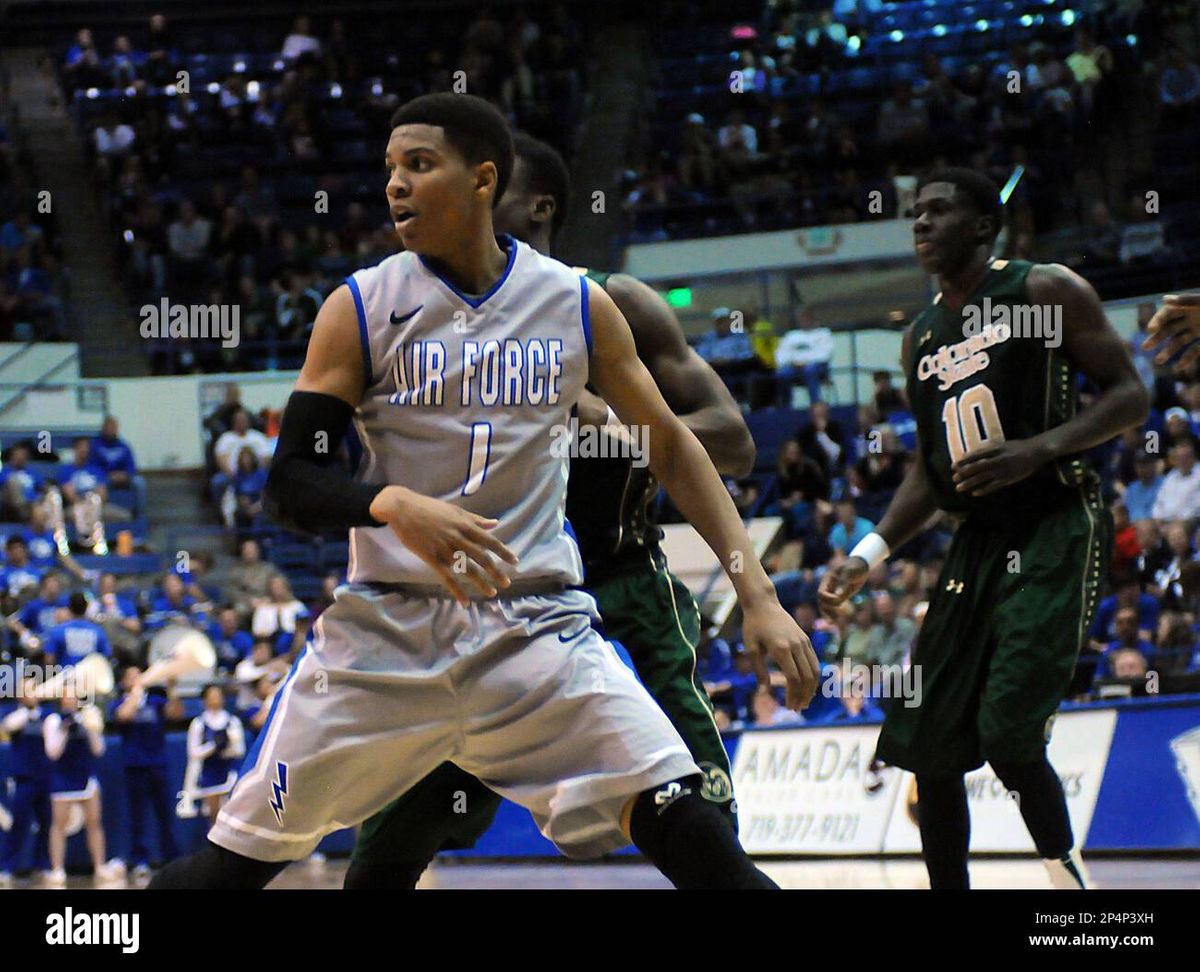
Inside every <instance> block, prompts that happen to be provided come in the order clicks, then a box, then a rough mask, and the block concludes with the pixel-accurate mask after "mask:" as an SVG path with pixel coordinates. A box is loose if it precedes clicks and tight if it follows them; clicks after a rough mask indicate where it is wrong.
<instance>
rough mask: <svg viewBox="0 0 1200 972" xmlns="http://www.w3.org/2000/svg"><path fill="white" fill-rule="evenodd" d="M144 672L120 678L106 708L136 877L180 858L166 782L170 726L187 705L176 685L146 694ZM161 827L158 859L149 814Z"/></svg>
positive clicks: (131, 671)
mask: <svg viewBox="0 0 1200 972" xmlns="http://www.w3.org/2000/svg"><path fill="white" fill-rule="evenodd" d="M141 674H142V672H141V669H140V668H138V667H136V666H133V665H131V666H130V667H129V668H126V669H125V671H124V672H123V673H122V675H121V695H120V696H119V697H118V698H116V699H114V700H113V701H112V702H111V703H110V704H109V707H108V713H109V716H108V717H109V722H110V724H111V725H112V726H113V727H114V728H115V729H116V730H117V732H119V733H120V734H121V753H122V756H123V757H124V763H125V789H126V793H127V795H128V798H129V825H130V829H131V831H132V836H131V847H130V850H131V854H132V859H133V876H134V877H135V878H143V877H148V876H149V875H150V865H151V864H161V863H165V862H166V861H169V860H172V859H173V858H175V857H178V856H179V849H178V847H177V846H176V844H175V838H174V835H173V834H172V833H171V828H172V825H173V823H174V821H175V812H174V811H175V808H174V804H173V800H172V797H173V796H174V792H173V791H174V787H172V786H170V785H169V783H168V781H167V753H166V738H167V723H168V722H176V721H180V720H182V719H183V716H184V712H183V703H182V702H181V701H180V700H179V697H178V696H177V695H176V694H175V690H174V686H168V687H167V688H166V689H165V690H164V689H161V688H150V689H144V688H142V686H140V685H139V684H138V683H137V680H138V677H139V676H140V675H141ZM147 811H149V812H150V813H152V814H154V819H155V823H157V824H158V839H159V851H160V853H159V855H158V856H157V857H156V856H155V855H154V854H153V853H152V851H151V850H150V848H149V846H148V841H147V839H146V813H147Z"/></svg>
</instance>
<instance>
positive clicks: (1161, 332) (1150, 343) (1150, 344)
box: [1142, 307, 1188, 351]
mask: <svg viewBox="0 0 1200 972" xmlns="http://www.w3.org/2000/svg"><path fill="white" fill-rule="evenodd" d="M1187 326H1188V319H1187V314H1186V312H1185V311H1183V310H1179V309H1176V308H1171V307H1164V308H1163V309H1162V310H1160V311H1158V312H1157V313H1156V314H1155V315H1154V316H1153V317H1152V318H1150V323H1149V324H1147V325H1146V335H1147V337H1146V340H1145V341H1143V342H1142V349H1143V350H1145V351H1149V350H1151V349H1152V348H1156V347H1158V346H1159V345H1160V344H1162V342H1163V341H1165V340H1166V339H1167V338H1168V337H1170V336H1171V335H1172V334H1178V333H1179V332H1180V331H1181V330H1183V329H1185V328H1186V327H1187Z"/></svg>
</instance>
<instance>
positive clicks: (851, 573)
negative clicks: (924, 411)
mask: <svg viewBox="0 0 1200 972" xmlns="http://www.w3.org/2000/svg"><path fill="white" fill-rule="evenodd" d="M912 343H913V327H912V326H910V327H909V328H908V330H907V331H905V332H904V339H903V341H902V342H901V346H900V359H901V362H900V363H901V365H902V366H903V368H904V373H905V374H911V373H912V368H911V365H912V351H913V348H912ZM923 455H924V453H923V452H922V451H921V429H920V427H919V426H918V428H917V449H916V455H915V456H914V457H913V461H912V463H911V464H910V465H909V467H908V472H906V473H905V474H904V478H903V479H902V480H901V481H900V485H899V487H897V489H896V495H895V496H893V497H892V501H891V503H889V504H888V508H887V512H886V513H884V514H883V517H882V518H881V519H880V521H879V525H878V526H877V527H876V528H875V533H876V534H877V535H878V536H879V537H881V538H882V539H883V542H884V543H885V544H887V548H888V551H893V550H897V549H898V548H900V547H902V546H903V545H904V544H905V543H906V542H907V541H909V540H911V539H912V538H913V537H914V536H916V534H917V533H918V532H919V531H920V530H921V529H922V528H923V527H924V526H925V525H926V524H927V523H928V522H929V518H930V517H931V516H933V515H934V514H935V513H936V512H937V511H938V500H937V494H936V493H934V491H933V487H932V486H930V484H929V474H928V472H927V471H926V469H925V462H924V460H923V459H922V456H923ZM884 553H885V552H884V551H880V552H879V554H878V556H880V557H882V556H883V555H884ZM870 572H871V565H870V564H869V563H867V561H866V560H865V559H864V558H863V557H860V556H852V557H847V558H846V559H845V560H843V561H842V562H841V563H840V564H838V565H836V566H835V567H831V568H830V569H829V570H827V571H826V572H825V576H824V577H822V578H821V584H820V587H819V588H818V589H817V600H818V602H819V603H820V605H821V610H822V611H823V612H824V613H825V614H826V615H828V616H829V617H832V618H837V617H838V615H839V612H840V611H841V610H842V609H843V608H842V606H843V605H844V604H845V603H846V601H847V600H848V599H849V598H851V597H853V596H854V595H855V594H857V593H858V592H859V591H860V590H861V589H862V586H863V584H865V583H866V581H867V576H868V575H869V574H870Z"/></svg>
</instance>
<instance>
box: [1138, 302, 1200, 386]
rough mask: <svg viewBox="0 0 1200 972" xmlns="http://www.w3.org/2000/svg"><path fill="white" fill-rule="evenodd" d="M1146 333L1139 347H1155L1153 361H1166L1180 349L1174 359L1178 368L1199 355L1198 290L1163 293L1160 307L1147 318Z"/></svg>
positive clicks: (1146, 348) (1199, 356)
mask: <svg viewBox="0 0 1200 972" xmlns="http://www.w3.org/2000/svg"><path fill="white" fill-rule="evenodd" d="M1146 333H1147V335H1148V336H1147V338H1146V342H1145V344H1143V345H1142V349H1143V350H1145V351H1154V350H1158V354H1156V355H1155V356H1154V362H1155V364H1160V365H1161V364H1166V363H1167V361H1168V360H1169V359H1170V358H1171V357H1173V356H1174V355H1175V354H1177V353H1179V352H1180V351H1183V353H1182V354H1181V355H1180V356H1179V360H1178V361H1177V362H1176V367H1177V368H1179V369H1182V368H1186V367H1187V366H1188V365H1190V364H1191V363H1192V362H1193V361H1196V360H1197V359H1200V293H1195V294H1167V295H1166V296H1165V297H1163V305H1162V307H1160V308H1159V309H1158V310H1157V311H1155V313H1154V316H1153V317H1152V318H1150V323H1149V324H1148V325H1147V326H1146ZM1189 345H1190V347H1189ZM1184 349H1186V350H1184Z"/></svg>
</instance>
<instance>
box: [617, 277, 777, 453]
mask: <svg viewBox="0 0 1200 972" xmlns="http://www.w3.org/2000/svg"><path fill="white" fill-rule="evenodd" d="M605 289H606V290H607V292H608V296H610V297H611V298H612V299H613V303H615V304H616V305H617V309H618V310H619V311H620V312H621V313H622V314H623V315H624V317H625V320H626V321H627V322H628V323H629V329H630V330H631V331H632V332H633V340H634V343H635V344H636V345H637V353H638V357H639V358H641V359H642V361H643V362H645V364H646V367H647V368H648V369H650V374H651V376H652V377H653V378H654V381H655V384H657V385H658V387H659V390H660V391H661V392H662V394H663V398H664V399H666V402H667V404H668V405H670V406H671V411H673V412H674V413H675V414H676V415H678V416H679V418H680V419H681V420H682V422H683V424H684V425H686V426H687V427H688V428H689V429H691V430H692V432H694V433H695V435H696V438H697V439H699V440H700V444H701V445H702V446H704V449H705V451H706V452H707V453H708V457H709V458H710V459H711V460H712V461H713V465H714V466H716V467H717V472H719V473H722V474H724V475H728V476H745V475H747V474H748V473H749V472H750V471H751V470H752V469H753V468H754V439H753V438H752V437H751V436H750V430H749V429H748V428H746V422H745V420H744V419H743V418H742V411H741V409H740V408H738V406H737V403H736V402H735V401H734V400H733V395H731V394H730V393H729V389H728V388H726V387H725V382H723V381H721V379H720V377H719V376H718V375H717V373H716V372H715V371H713V369H712V368H711V367H709V365H708V364H707V363H706V362H705V360H704V359H703V358H701V357H700V355H698V354H697V353H696V352H695V350H694V349H692V348H691V347H690V346H689V345H688V343H687V339H686V338H684V336H683V328H682V327H680V326H679V321H678V319H677V318H676V317H675V312H674V311H673V310H671V308H670V307H669V306H668V305H667V302H666V301H665V300H663V299H662V296H661V295H660V294H659V293H658V292H657V291H655V290H654V289H653V288H651V287H648V286H647V285H646V284H644V283H642V281H640V280H638V279H637V278H636V277H631V276H629V275H628V274H625V273H614V274H613V275H612V276H611V277H609V278H608V282H607V284H606V286H605Z"/></svg>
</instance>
